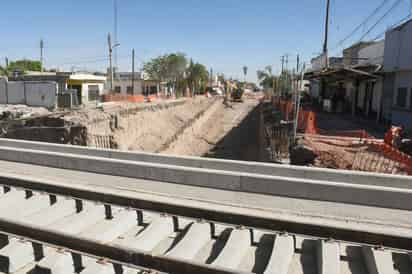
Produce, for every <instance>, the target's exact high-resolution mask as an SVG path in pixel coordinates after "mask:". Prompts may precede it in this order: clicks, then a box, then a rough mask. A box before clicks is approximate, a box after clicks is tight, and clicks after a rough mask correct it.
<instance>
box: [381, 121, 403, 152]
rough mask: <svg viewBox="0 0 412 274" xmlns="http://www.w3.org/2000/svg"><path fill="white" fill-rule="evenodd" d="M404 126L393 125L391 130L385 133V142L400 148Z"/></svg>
mask: <svg viewBox="0 0 412 274" xmlns="http://www.w3.org/2000/svg"><path fill="white" fill-rule="evenodd" d="M402 134H403V128H402V127H395V126H392V127H391V128H390V129H389V131H388V132H387V133H386V134H385V138H384V142H385V144H387V145H390V146H391V147H394V148H396V149H399V147H400V146H401V144H402Z"/></svg>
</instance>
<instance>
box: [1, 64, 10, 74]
mask: <svg viewBox="0 0 412 274" xmlns="http://www.w3.org/2000/svg"><path fill="white" fill-rule="evenodd" d="M8 75H9V72H8V70H7V69H6V68H3V67H2V66H0V76H8Z"/></svg>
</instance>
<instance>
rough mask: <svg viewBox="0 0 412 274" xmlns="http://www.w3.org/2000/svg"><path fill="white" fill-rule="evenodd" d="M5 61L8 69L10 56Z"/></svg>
mask: <svg viewBox="0 0 412 274" xmlns="http://www.w3.org/2000/svg"><path fill="white" fill-rule="evenodd" d="M5 62H6V69H7V68H8V67H9V58H7V57H6V58H5Z"/></svg>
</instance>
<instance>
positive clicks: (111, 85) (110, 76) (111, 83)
mask: <svg viewBox="0 0 412 274" xmlns="http://www.w3.org/2000/svg"><path fill="white" fill-rule="evenodd" d="M107 43H108V45H109V79H110V91H113V78H114V74H113V49H115V48H117V47H118V46H120V44H119V43H115V44H114V45H113V44H112V36H111V35H110V33H109V34H108V35H107Z"/></svg>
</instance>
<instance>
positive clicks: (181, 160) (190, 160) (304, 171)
mask: <svg viewBox="0 0 412 274" xmlns="http://www.w3.org/2000/svg"><path fill="white" fill-rule="evenodd" d="M0 147H8V148H22V149H31V150H43V151H49V152H59V153H70V154H77V155H86V156H94V157H103V158H108V159H118V160H127V161H135V162H151V163H159V164H165V165H175V166H185V167H194V168H206V169H216V170H223V171H233V172H247V173H255V174H259V175H270V176H285V177H292V178H301V179H312V180H321V181H332V182H343V183H350V184H355V185H370V186H383V187H396V188H405V189H412V178H411V177H407V176H400V175H389V174H376V173H368V172H357V171H345V170H332V169H323V168H312V167H300V166H286V165H276V164H267V163H256V162H242V161H231V160H219V159H208V158H199V157H178V156H170V155H159V154H153V153H142V152H123V151H118V150H106V149H94V148H86V147H79V146H67V145H59V144H49V143H39V142H28V141H21V140H11V139H0ZM0 158H1V155H0Z"/></svg>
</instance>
